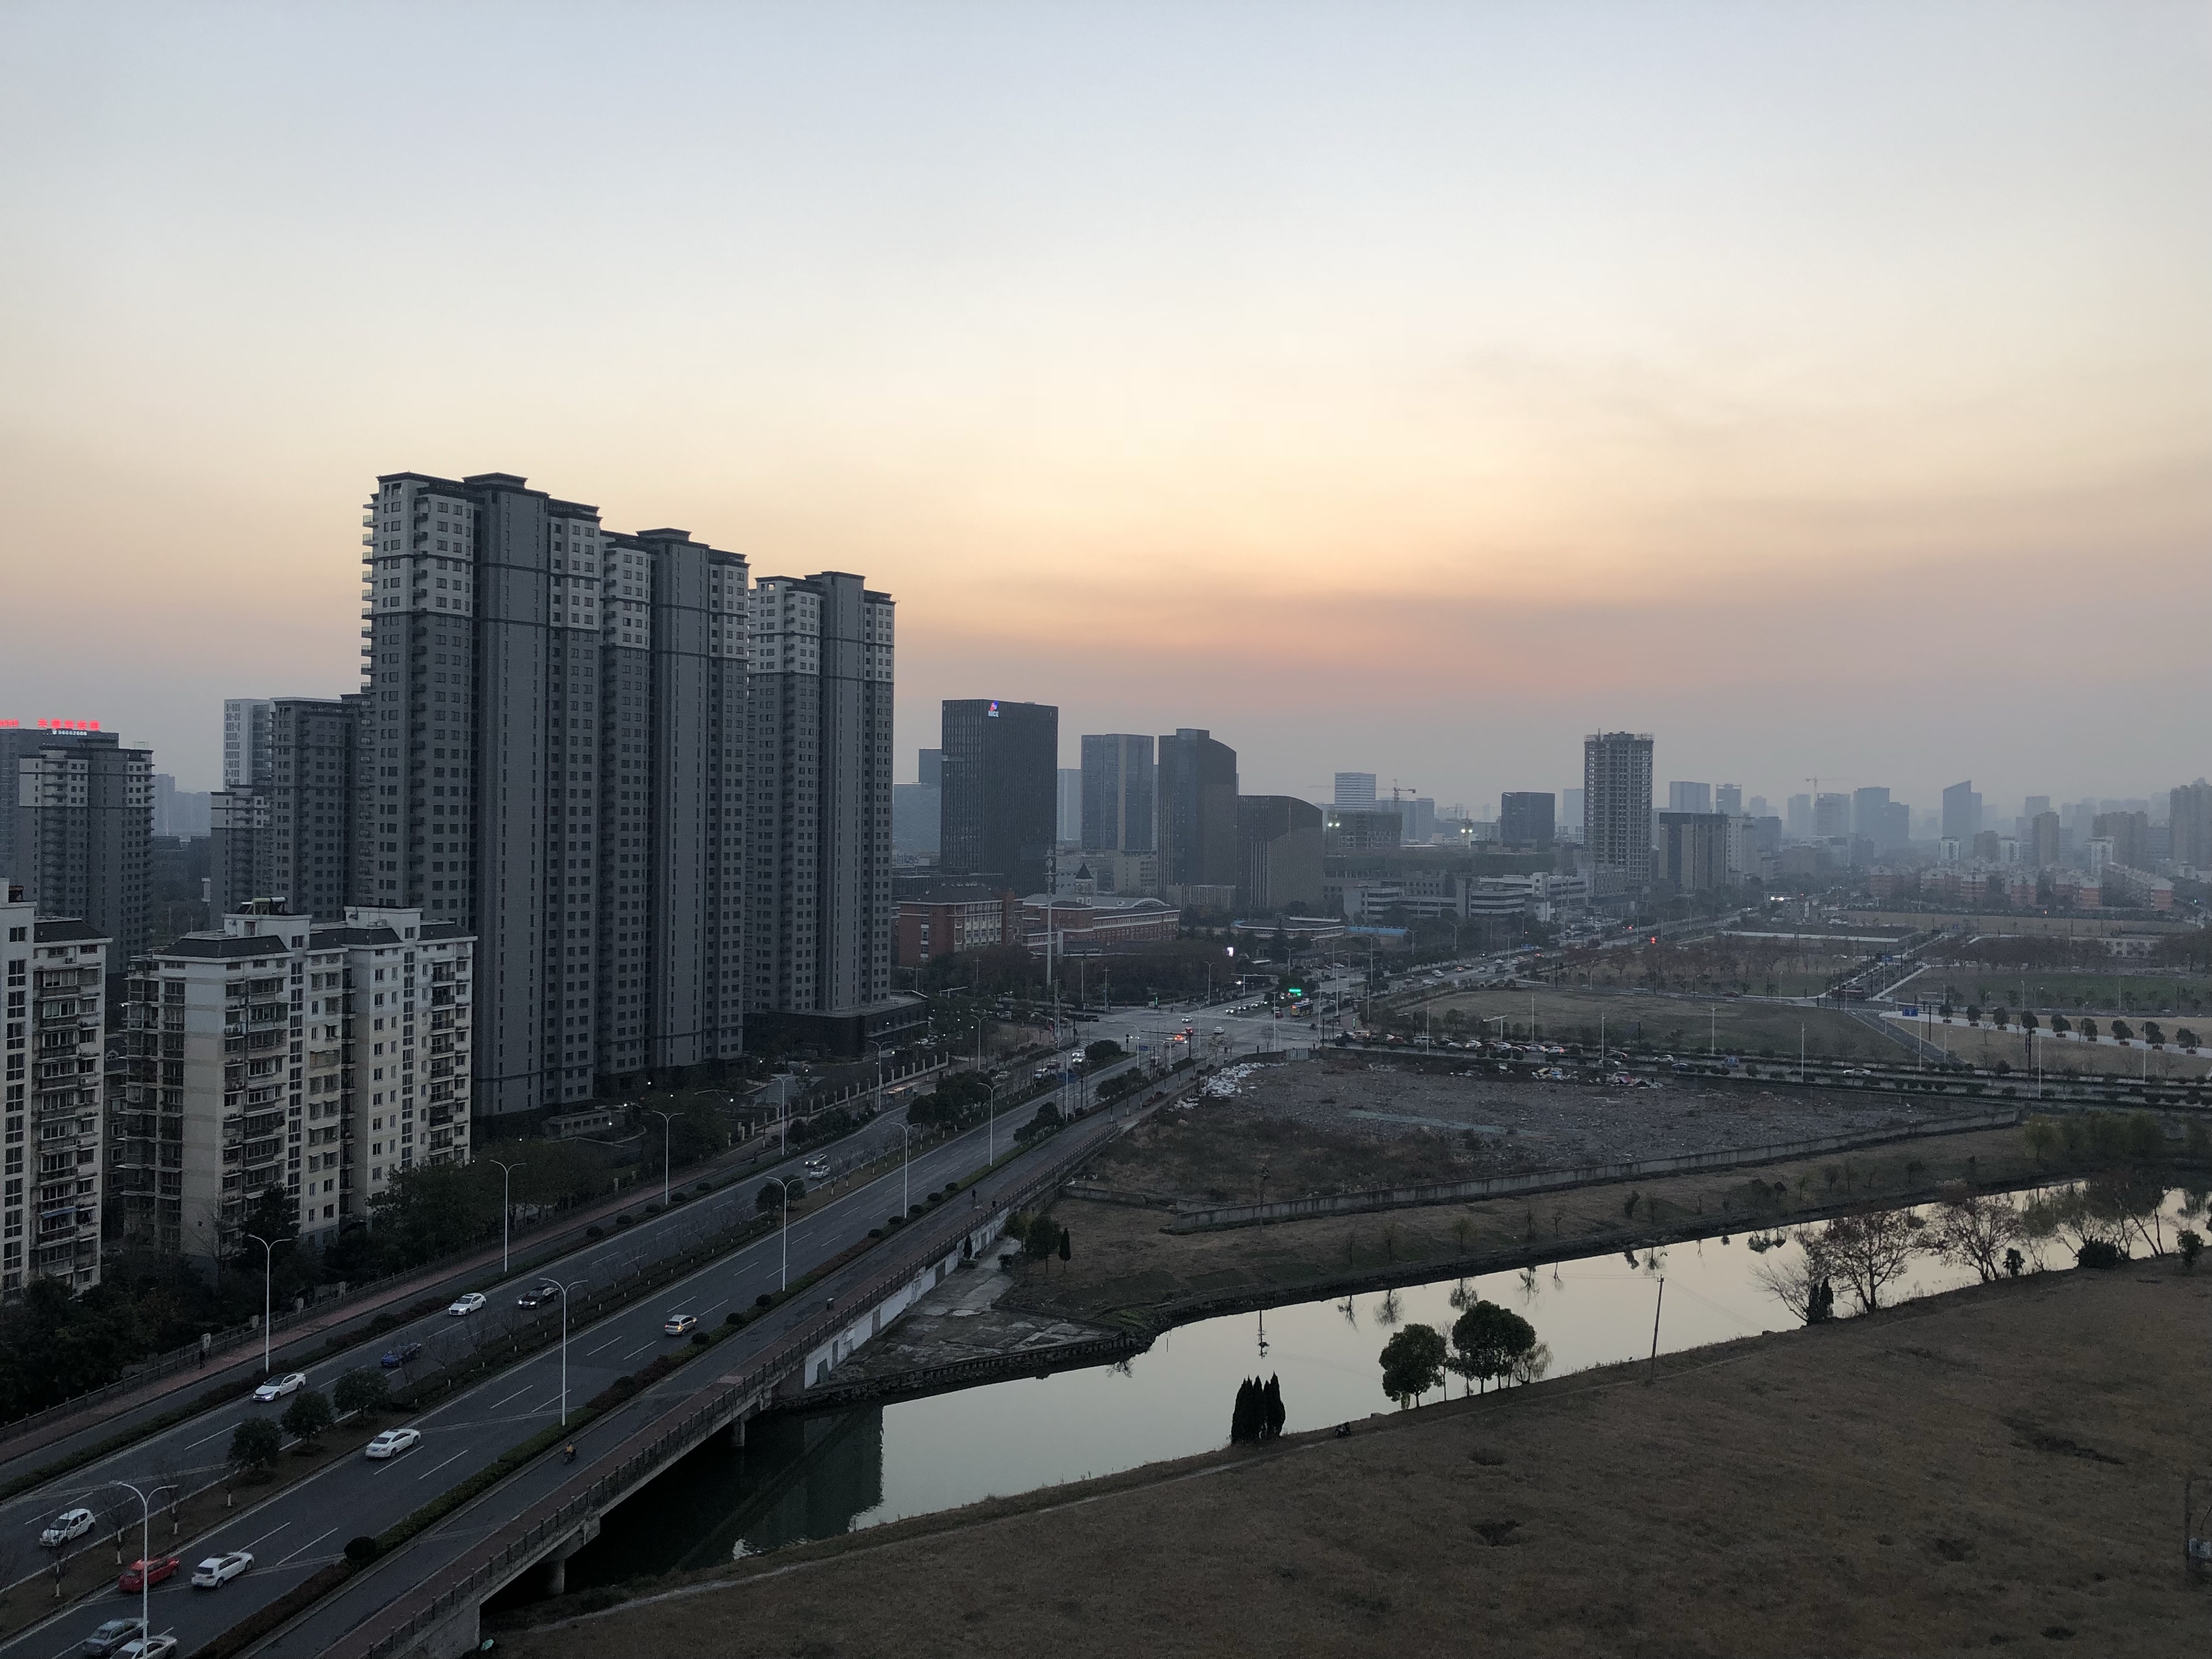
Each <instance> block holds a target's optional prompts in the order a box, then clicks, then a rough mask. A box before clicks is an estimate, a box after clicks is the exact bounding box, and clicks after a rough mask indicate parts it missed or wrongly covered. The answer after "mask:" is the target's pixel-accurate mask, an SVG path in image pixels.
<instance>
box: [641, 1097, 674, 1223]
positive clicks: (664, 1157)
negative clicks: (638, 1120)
mask: <svg viewBox="0 0 2212 1659" xmlns="http://www.w3.org/2000/svg"><path fill="white" fill-rule="evenodd" d="M646 1110H647V1111H648V1112H650V1113H652V1114H653V1116H655V1117H657V1118H659V1120H660V1207H661V1208H662V1209H664V1210H665V1209H666V1208H667V1207H668V1140H669V1136H670V1134H671V1133H672V1132H673V1131H674V1129H675V1127H676V1120H675V1119H673V1118H671V1116H669V1115H668V1114H667V1113H665V1112H664V1111H662V1110H661V1109H659V1107H658V1106H648V1107H647V1108H646Z"/></svg>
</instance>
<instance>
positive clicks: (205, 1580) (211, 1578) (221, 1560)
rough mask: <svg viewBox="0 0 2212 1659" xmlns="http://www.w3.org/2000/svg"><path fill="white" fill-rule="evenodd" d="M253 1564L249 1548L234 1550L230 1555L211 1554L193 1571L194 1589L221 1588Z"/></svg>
mask: <svg viewBox="0 0 2212 1659" xmlns="http://www.w3.org/2000/svg"><path fill="white" fill-rule="evenodd" d="M252 1565H253V1555H252V1552H251V1551H249V1550H233V1551H231V1552H230V1553H229V1554H228V1555H210V1557H208V1559H206V1560H204V1561H203V1562H201V1563H200V1564H199V1566H198V1567H197V1570H195V1571H194V1572H193V1573H192V1588H193V1589H221V1588H222V1586H223V1585H225V1584H228V1583H229V1582H230V1581H231V1580H232V1579H234V1578H235V1577H238V1576H239V1575H240V1573H242V1572H244V1571H246V1569H247V1568H248V1567H250V1566H252Z"/></svg>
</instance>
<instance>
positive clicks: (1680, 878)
mask: <svg viewBox="0 0 2212 1659" xmlns="http://www.w3.org/2000/svg"><path fill="white" fill-rule="evenodd" d="M1658 817H1659V844H1658V847H1657V849H1656V857H1657V860H1658V867H1657V868H1656V870H1654V871H1653V872H1652V873H1653V874H1654V875H1655V876H1658V877H1662V878H1664V879H1666V880H1668V881H1671V882H1673V883H1674V885H1675V886H1677V887H1678V888H1680V889H1681V890H1682V891H1684V892H1686V893H1694V892H1700V891H1703V890H1705V889H1706V888H1710V887H1724V886H1726V885H1727V884H1728V882H1729V819H1728V818H1727V817H1725V816H1724V815H1723V814H1721V813H1719V812H1662V813H1660V814H1659V815H1658ZM1738 857H1739V860H1741V851H1739V854H1738Z"/></svg>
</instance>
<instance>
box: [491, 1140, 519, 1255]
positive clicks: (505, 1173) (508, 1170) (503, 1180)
mask: <svg viewBox="0 0 2212 1659" xmlns="http://www.w3.org/2000/svg"><path fill="white" fill-rule="evenodd" d="M484 1162H485V1163H487V1164H499V1276H500V1277H501V1279H504V1278H506V1277H507V1218H508V1217H509V1216H510V1215H512V1214H513V1206H511V1205H510V1204H509V1203H508V1202H507V1182H508V1181H509V1180H510V1179H511V1178H512V1177H513V1174H514V1172H515V1171H516V1170H520V1169H521V1168H522V1167H523V1166H522V1165H521V1164H505V1163H501V1161H500V1160H499V1159H498V1158H486V1159H485V1160H484Z"/></svg>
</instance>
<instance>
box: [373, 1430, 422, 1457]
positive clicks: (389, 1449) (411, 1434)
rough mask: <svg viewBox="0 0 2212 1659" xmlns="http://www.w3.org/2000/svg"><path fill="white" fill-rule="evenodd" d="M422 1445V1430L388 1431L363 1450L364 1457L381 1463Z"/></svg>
mask: <svg viewBox="0 0 2212 1659" xmlns="http://www.w3.org/2000/svg"><path fill="white" fill-rule="evenodd" d="M421 1444H422V1430H420V1429H386V1431H384V1432H383V1433H382V1434H380V1435H379V1436H377V1437H376V1438H375V1439H374V1440H372V1441H370V1442H369V1443H368V1445H366V1446H364V1447H362V1456H364V1457H370V1458H374V1459H376V1460H377V1461H378V1462H382V1461H383V1460H384V1459H385V1458H387V1457H397V1456H398V1455H399V1454H400V1453H402V1452H404V1451H405V1450H407V1449H409V1448H410V1447H412V1446H419V1445H421Z"/></svg>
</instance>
